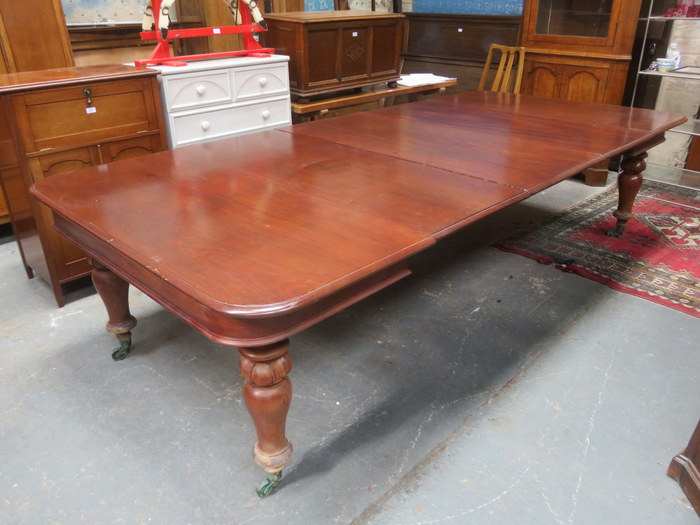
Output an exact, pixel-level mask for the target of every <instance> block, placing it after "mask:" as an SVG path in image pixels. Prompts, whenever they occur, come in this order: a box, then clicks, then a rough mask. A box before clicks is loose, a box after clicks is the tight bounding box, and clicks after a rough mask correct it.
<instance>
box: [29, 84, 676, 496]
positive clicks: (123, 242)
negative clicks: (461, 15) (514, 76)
mask: <svg viewBox="0 0 700 525" xmlns="http://www.w3.org/2000/svg"><path fill="white" fill-rule="evenodd" d="M589 118H591V119H592V120H593V121H594V122H589ZM684 120H685V117H683V116H681V115H676V114H673V113H668V112H660V111H652V110H643V109H635V108H627V107H612V106H601V105H597V104H589V103H580V102H569V101H563V100H556V99H542V98H540V97H529V96H525V95H511V94H504V93H491V92H478V91H472V92H465V93H461V94H458V95H452V96H443V97H437V98H432V99H428V100H424V101H420V102H415V103H411V104H401V105H398V106H392V107H389V108H383V109H380V110H375V111H368V112H361V113H352V114H348V115H343V116H340V117H337V118H332V119H322V120H316V121H313V122H306V123H302V124H296V125H294V126H288V127H285V128H280V129H276V130H271V131H264V132H261V133H257V134H254V135H241V136H237V137H233V138H230V139H225V140H220V141H214V142H207V143H203V144H197V145H193V146H190V147H187V148H180V149H178V150H171V151H162V152H160V153H155V154H153V155H151V156H149V157H148V158H146V159H144V158H132V159H126V160H124V161H119V162H115V163H112V164H108V165H105V166H101V167H100V168H86V169H83V170H80V171H76V172H73V173H67V174H61V175H57V176H53V177H49V178H47V179H45V180H42V181H39V182H37V183H36V184H35V185H34V186H33V188H32V190H31V191H32V194H33V195H35V196H36V197H37V198H38V199H39V200H40V201H41V202H43V203H44V204H46V205H48V206H49V207H50V208H51V209H52V210H53V211H54V214H55V215H56V222H55V227H56V228H57V229H58V231H59V232H61V233H62V234H63V235H65V236H66V237H68V238H70V239H71V240H72V241H74V242H75V243H77V244H78V245H79V246H81V247H82V248H83V249H84V250H85V251H86V252H88V253H89V254H90V256H91V257H92V261H93V266H94V268H95V269H94V271H93V281H94V283H95V287H96V288H97V290H98V292H99V294H100V296H101V297H102V299H103V301H104V304H105V307H106V309H107V317H108V319H109V321H108V324H107V329H108V330H109V331H110V332H111V333H113V334H115V335H116V336H117V338H118V340H119V349H118V350H116V351H115V352H114V354H113V358H114V359H115V360H119V359H123V358H124V357H126V356H127V354H128V353H129V352H130V351H131V332H132V330H133V329H134V327H135V326H136V319H135V318H134V317H133V316H132V315H131V313H130V310H129V301H128V287H129V284H130V283H131V284H133V285H135V286H136V287H137V288H139V289H141V290H142V291H143V292H144V293H146V294H147V295H149V296H150V297H152V298H153V299H155V300H156V301H157V302H158V303H160V304H161V305H162V306H163V307H164V308H166V309H167V310H169V311H171V312H172V313H174V314H175V315H176V316H178V317H179V318H181V319H182V320H184V321H185V322H186V323H188V324H189V325H190V326H192V327H193V328H195V329H196V330H198V331H200V332H201V333H203V334H204V335H205V336H207V337H209V338H210V339H212V340H214V341H217V342H220V343H223V344H227V345H234V346H238V350H239V353H240V361H239V370H240V373H241V375H242V376H243V377H244V383H243V399H244V401H245V404H246V406H247V408H248V411H249V413H250V415H251V418H252V420H253V422H254V425H255V429H256V434H257V441H256V442H255V445H254V447H253V455H254V459H255V461H256V462H257V463H258V464H259V465H260V466H261V467H262V468H263V469H264V470H265V472H266V473H267V479H266V480H265V482H264V483H263V485H262V486H260V487H259V489H258V494H259V495H260V496H265V495H267V494H269V492H270V491H271V490H272V489H273V488H274V487H276V486H277V485H278V483H279V482H280V477H281V472H282V469H283V468H284V466H285V465H286V464H287V462H288V461H289V459H290V457H291V453H292V446H291V444H290V441H289V440H288V439H287V436H286V431H285V425H286V418H287V413H288V410H289V406H290V403H291V382H290V379H289V373H290V371H291V368H292V361H291V357H290V355H289V352H288V349H289V338H290V337H291V336H293V335H294V334H296V333H298V332H300V331H302V330H304V329H306V328H308V327H310V326H312V325H314V324H316V323H318V322H319V321H321V320H322V319H325V318H327V317H329V316H331V315H333V314H335V313H337V312H339V311H341V310H343V309H344V308H346V307H348V306H350V305H351V304H354V303H356V302H358V301H360V300H362V299H363V298H365V297H368V296H369V295H372V294H374V293H375V292H377V291H379V290H381V289H383V288H385V287H387V286H389V285H391V284H392V283H394V282H396V281H398V280H399V279H402V278H403V277H405V276H407V275H409V274H410V268H409V261H410V259H411V257H412V256H413V255H415V254H417V253H419V252H422V251H424V250H427V249H428V248H430V247H431V246H433V245H435V244H436V243H437V242H438V241H439V240H440V239H442V238H444V237H446V236H448V235H450V234H451V233H453V232H456V231H458V230H460V229H462V228H464V227H466V226H468V225H469V224H472V223H474V222H475V221H477V220H479V219H481V218H483V217H486V216H488V215H490V214H493V213H495V212H496V211H498V210H501V209H503V208H505V207H507V206H510V205H512V204H514V203H516V202H520V201H522V200H523V199H526V198H527V197H529V196H531V195H532V194H534V193H537V192H539V191H541V190H544V189H546V188H548V187H550V186H552V185H553V184H556V183H557V182H560V181H562V180H564V179H566V178H568V177H570V176H571V175H573V174H574V173H577V172H578V171H580V170H581V169H583V168H586V167H588V166H590V165H593V164H595V163H596V162H599V161H600V160H601V159H603V158H608V157H609V156H612V155H617V154H623V155H624V159H623V161H622V171H621V173H620V175H619V178H618V187H619V204H618V207H617V210H615V211H614V216H615V217H616V219H617V228H615V229H614V230H612V231H611V232H610V234H613V235H620V234H623V230H624V226H625V224H626V223H627V222H628V221H629V220H632V219H633V216H634V215H633V211H632V207H633V203H634V199H635V197H636V194H637V191H638V190H639V187H640V185H641V183H642V172H643V170H644V168H645V162H644V159H645V157H646V150H647V149H649V148H651V147H653V146H655V145H657V144H659V143H661V142H663V140H664V132H665V131H666V130H667V129H669V128H671V127H673V126H675V125H677V124H680V123H681V122H683V121H684ZM77 188H80V189H81V191H80V192H77V191H75V190H76V189H77ZM153 200H157V201H158V206H152V205H144V204H145V203H150V202H152V201H153ZM132 209H135V210H138V213H129V210H132Z"/></svg>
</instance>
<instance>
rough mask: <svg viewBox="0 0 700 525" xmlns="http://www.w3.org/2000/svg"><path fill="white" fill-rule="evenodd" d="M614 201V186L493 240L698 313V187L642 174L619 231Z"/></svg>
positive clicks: (503, 247)
mask: <svg viewBox="0 0 700 525" xmlns="http://www.w3.org/2000/svg"><path fill="white" fill-rule="evenodd" d="M616 207H617V189H616V188H615V187H614V186H613V187H611V188H609V189H607V190H605V191H603V192H601V193H599V194H597V195H595V196H593V197H590V198H588V199H586V200H585V201H583V202H580V203H579V204H576V205H575V206H573V207H571V208H569V209H568V210H564V211H563V212H560V213H559V214H557V215H555V216H553V217H551V218H550V219H548V220H546V221H545V222H543V223H541V224H539V225H537V226H534V227H533V228H531V229H529V230H525V231H521V232H519V233H517V234H515V235H513V236H511V237H509V238H507V239H505V240H503V241H501V242H499V243H498V244H496V247H497V248H499V249H501V250H504V251H507V252H512V253H517V254H520V255H524V256H526V257H529V258H531V259H534V260H536V261H539V262H541V263H545V264H551V263H555V265H556V266H557V268H559V269H561V270H563V271H566V272H574V273H577V274H579V275H582V276H584V277H588V278H589V279H593V280H595V281H598V282H601V283H604V284H606V285H608V286H610V287H611V288H614V289H615V290H620V291H623V292H626V293H629V294H632V295H636V296H638V297H643V298H645V299H648V300H650V301H654V302H656V303H659V304H663V305H665V306H668V307H670V308H675V309H676V310H680V311H681V312H685V313H688V314H690V315H693V316H696V317H700V191H698V190H691V189H686V188H680V187H676V186H671V185H668V184H662V183H658V182H654V181H644V184H643V185H642V189H641V190H640V192H639V195H638V196H637V200H636V202H635V207H634V212H635V219H632V220H630V221H629V222H628V223H627V227H626V229H625V232H624V234H623V235H622V236H621V237H619V238H617V237H608V236H607V235H606V232H607V231H608V230H610V229H612V228H613V227H614V226H615V219H614V218H613V217H612V211H613V210H614V209H615V208H616Z"/></svg>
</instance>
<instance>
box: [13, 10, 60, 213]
mask: <svg viewBox="0 0 700 525" xmlns="http://www.w3.org/2000/svg"><path fill="white" fill-rule="evenodd" d="M28 28H31V29H30V30H28ZM37 35H40V37H39V38H37ZM72 65H73V54H72V52H71V46H70V42H69V41H68V32H67V30H66V24H65V21H64V17H63V8H62V5H61V0H23V1H22V2H17V1H16V0H0V74H6V73H15V72H17V71H33V70H37V69H46V68H53V67H67V66H72ZM0 172H2V173H4V174H5V176H6V177H7V179H8V180H9V183H8V184H9V187H2V186H0V224H4V223H6V222H9V220H10V209H9V205H8V204H7V200H8V199H9V197H8V199H6V198H5V193H11V192H12V193H16V188H15V186H16V181H17V180H19V168H18V166H17V160H16V159H15V158H14V153H13V148H12V138H11V137H10V134H9V127H8V125H7V122H6V121H5V116H4V114H3V112H2V108H1V107H0ZM1 179H2V177H0V180H1Z"/></svg>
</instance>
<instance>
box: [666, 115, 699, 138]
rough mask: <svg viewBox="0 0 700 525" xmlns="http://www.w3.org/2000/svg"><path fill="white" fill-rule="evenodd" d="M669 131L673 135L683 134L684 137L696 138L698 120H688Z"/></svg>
mask: <svg viewBox="0 0 700 525" xmlns="http://www.w3.org/2000/svg"><path fill="white" fill-rule="evenodd" d="M669 131H673V132H674V133H683V134H684V135H693V136H698V135H700V120H698V119H688V121H687V122H684V123H683V124H681V125H680V126H676V127H675V128H673V129H669Z"/></svg>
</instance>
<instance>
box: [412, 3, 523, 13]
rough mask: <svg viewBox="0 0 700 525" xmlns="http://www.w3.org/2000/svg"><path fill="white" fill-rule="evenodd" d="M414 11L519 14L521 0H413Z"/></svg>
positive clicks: (520, 11)
mask: <svg viewBox="0 0 700 525" xmlns="http://www.w3.org/2000/svg"><path fill="white" fill-rule="evenodd" d="M413 11H414V12H416V13H454V14H464V15H512V16H515V15H521V14H522V13H523V0H413Z"/></svg>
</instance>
